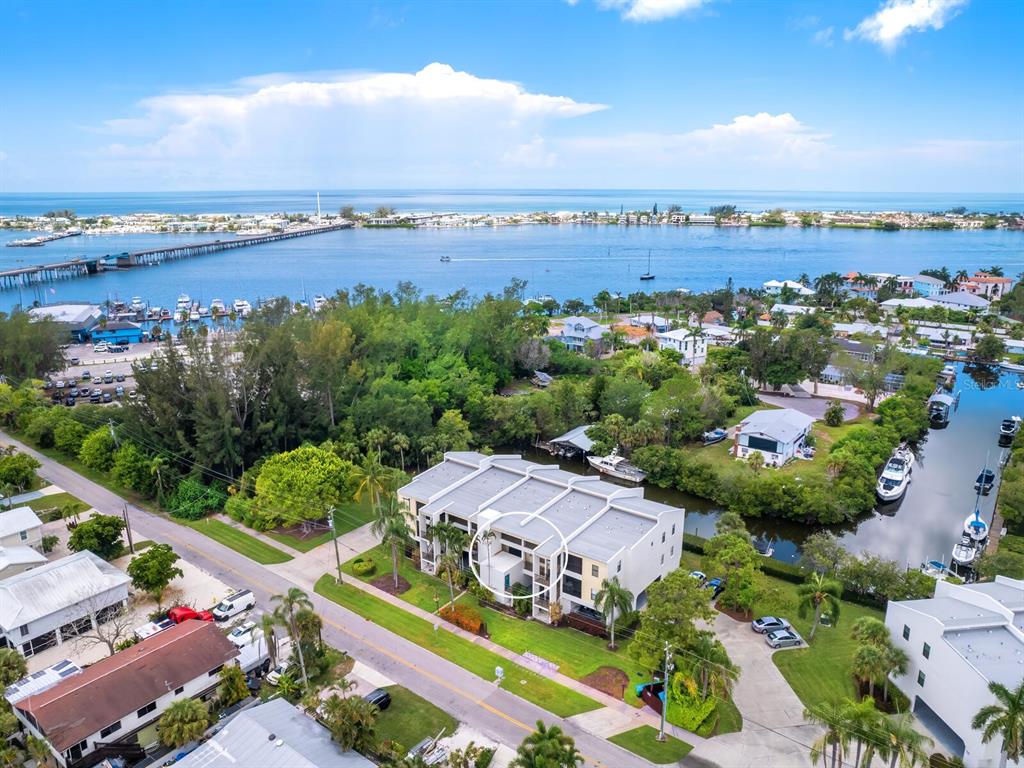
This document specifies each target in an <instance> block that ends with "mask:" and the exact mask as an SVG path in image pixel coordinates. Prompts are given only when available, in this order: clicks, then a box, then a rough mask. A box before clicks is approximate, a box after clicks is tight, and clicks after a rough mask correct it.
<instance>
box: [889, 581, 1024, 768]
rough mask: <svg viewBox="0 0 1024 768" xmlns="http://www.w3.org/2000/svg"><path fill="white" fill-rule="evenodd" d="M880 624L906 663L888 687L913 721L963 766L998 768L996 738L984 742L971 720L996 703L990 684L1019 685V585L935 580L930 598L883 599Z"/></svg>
mask: <svg viewBox="0 0 1024 768" xmlns="http://www.w3.org/2000/svg"><path fill="white" fill-rule="evenodd" d="M885 623H886V626H888V627H889V630H890V632H891V633H892V638H893V642H894V643H895V644H896V646H897V647H899V648H900V649H902V650H903V651H904V652H905V653H906V654H907V657H908V658H909V663H908V664H907V668H906V672H905V673H904V674H902V675H894V676H893V677H892V680H893V683H895V685H896V687H897V688H899V689H900V691H902V692H903V693H904V694H905V695H906V697H907V698H908V699H909V700H910V701H911V707H912V710H913V712H914V714H915V715H916V716H917V717H918V719H920V720H921V722H922V723H923V724H924V725H925V726H926V727H927V728H928V729H929V730H930V731H931V732H932V733H934V734H936V736H937V737H938V738H939V740H940V741H941V742H942V745H943V746H944V747H945V748H946V749H948V750H949V751H951V752H952V753H953V754H955V755H957V756H960V757H962V758H963V761H964V765H965V766H966V767H967V768H995V766H997V765H1000V764H1001V763H1000V746H1001V743H1002V739H1001V738H998V737H997V738H995V739H992V740H991V741H990V742H989V743H988V744H985V743H983V742H982V738H981V736H982V734H981V731H978V730H975V729H974V728H972V727H971V720H972V719H973V718H974V716H975V714H977V712H978V710H979V709H981V708H982V707H984V706H987V705H989V704H995V703H996V699H995V697H994V696H993V695H992V693H991V692H989V690H988V685H989V683H993V682H994V683H1001V684H1003V685H1005V686H1006V687H1007V688H1010V689H1011V690H1012V689H1014V688H1016V687H1017V686H1018V685H1020V683H1021V680H1022V679H1024V581H1021V580H1017V579H1010V578H1007V577H1005V576H996V578H995V581H991V582H979V583H975V584H953V583H951V582H948V581H944V580H940V581H937V582H936V584H935V596H934V597H932V598H928V599H925V600H900V601H890V602H889V604H888V606H887V607H886V612H885Z"/></svg>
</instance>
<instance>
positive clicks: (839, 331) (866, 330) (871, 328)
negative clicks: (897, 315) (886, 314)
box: [832, 323, 889, 339]
mask: <svg viewBox="0 0 1024 768" xmlns="http://www.w3.org/2000/svg"><path fill="white" fill-rule="evenodd" d="M832 332H833V333H834V334H835V335H836V336H839V337H841V338H845V337H847V336H852V335H853V334H855V333H861V334H864V335H865V336H877V337H878V338H880V339H885V338H886V337H887V336H888V335H889V328H888V327H887V326H884V325H874V324H872V323H832Z"/></svg>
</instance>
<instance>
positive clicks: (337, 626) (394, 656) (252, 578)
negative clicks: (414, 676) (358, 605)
mask: <svg viewBox="0 0 1024 768" xmlns="http://www.w3.org/2000/svg"><path fill="white" fill-rule="evenodd" d="M144 514H146V513H144ZM165 536H166V537H167V538H169V539H171V540H172V541H175V542H177V543H178V544H179V545H180V546H182V547H184V548H185V549H194V548H193V547H192V545H190V544H189V543H188V542H186V541H184V540H183V539H180V538H178V537H177V536H174V535H173V534H165ZM195 551H197V552H199V554H201V555H202V556H203V557H205V558H207V559H208V560H212V561H213V562H215V563H217V565H219V566H220V567H221V568H223V569H224V570H226V571H230V572H231V573H233V574H235V575H236V576H238V577H239V578H240V579H242V580H243V581H244V580H245V579H248V580H249V581H252V582H254V583H255V584H256V585H257V586H259V587H261V588H262V589H263V590H264V591H265V592H269V593H270V594H274V593H275V592H276V591H277V589H276V588H275V587H271V586H270V585H269V584H267V583H266V582H264V581H261V580H260V579H259V578H257V577H255V576H252V575H251V574H244V573H242V572H241V571H239V570H237V569H235V568H233V567H232V566H230V565H228V564H227V563H226V562H224V561H223V560H221V559H220V558H219V557H217V556H216V555H211V554H209V553H208V552H205V551H202V552H200V551H199V550H195ZM259 567H260V568H263V566H262V565H261V566H259ZM286 580H288V579H286ZM320 597H323V595H320ZM323 599H325V600H327V601H328V602H334V601H333V600H330V598H326V597H324V598H323ZM335 604H336V603H335ZM336 605H337V604H336ZM321 619H322V620H323V621H324V622H325V623H326V624H330V625H331V626H332V627H334V628H335V629H337V630H339V631H340V632H343V633H344V634H346V635H348V636H349V637H352V638H354V639H356V640H358V641H359V642H361V643H364V644H365V645H367V646H369V647H370V648H373V649H374V650H375V651H377V652H378V653H382V654H384V655H385V656H387V657H388V658H389V659H391V660H392V661H397V662H398V663H399V664H401V665H403V666H405V667H408V668H409V669H412V670H415V671H416V672H418V673H419V674H421V675H423V676H424V677H426V678H428V679H430V680H433V681H434V682H435V683H437V684H438V685H440V686H442V687H444V688H447V689H448V690H449V691H451V692H452V693H455V694H458V695H459V696H461V697H462V698H464V699H467V700H469V701H470V702H472V703H473V704H476V705H477V706H478V707H482V708H483V709H485V710H487V711H488V712H490V713H492V714H495V715H497V716H498V717H500V718H502V719H503V720H506V721H507V722H509V723H512V725H514V726H516V727H517V728H521V729H522V730H524V731H526V732H527V733H533V728H532V727H531V726H529V725H527V724H526V723H524V722H522V721H521V720H518V719H516V718H514V717H512V716H511V715H509V714H507V713H505V712H502V711H501V710H500V709H498V708H496V707H493V706H491V705H490V704H488V703H487V702H486V701H484V700H483V699H478V698H476V697H475V696H470V695H469V694H467V693H466V692H465V691H463V690H462V689H461V688H458V687H457V686H454V685H452V684H451V683H449V682H448V681H447V680H445V679H444V678H443V677H438V676H437V675H435V674H434V673H433V672H430V671H428V670H425V669H421V668H420V667H418V666H417V665H416V664H413V663H412V662H410V661H407V660H406V659H403V658H402V657H401V656H399V655H398V654H396V653H394V652H392V651H390V650H388V649H387V648H384V647H382V646H380V645H377V644H376V643H374V642H372V641H370V640H367V639H366V638H365V637H358V636H356V635H354V634H352V632H351V631H350V630H349V629H348V628H347V627H344V626H342V625H341V624H339V623H338V622H336V621H332V620H331V619H329V618H325V617H321ZM366 621H370V620H369V619H366ZM371 623H372V622H371ZM382 629H384V628H383V627H382ZM386 631H387V630H386ZM424 650H426V649H424ZM428 653H429V651H428ZM470 674H473V673H472V672H471V673H470ZM481 679H482V678H481ZM484 682H486V681H484ZM506 692H507V693H511V691H506ZM513 695H515V694H513ZM581 754H582V753H581ZM583 759H584V760H586V761H587V762H589V763H592V764H593V765H596V766H599V768H604V763H602V762H601V761H600V760H593V759H591V758H588V757H587V756H586V755H583Z"/></svg>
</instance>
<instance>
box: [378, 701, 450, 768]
mask: <svg viewBox="0 0 1024 768" xmlns="http://www.w3.org/2000/svg"><path fill="white" fill-rule="evenodd" d="M388 692H389V693H390V694H391V706H390V707H388V708H387V709H386V710H384V711H383V712H381V713H380V717H378V718H377V737H378V738H380V739H381V740H384V741H397V742H398V743H399V744H401V745H402V747H403V749H402V750H401V751H402V752H403V753H404V752H407V751H408V750H410V749H412V748H413V747H415V746H416V745H417V744H419V743H420V741H422V740H423V739H425V738H427V737H428V736H429V737H433V736H437V735H438V733H440V732H441V730H442V729H443V730H444V735H445V736H451V735H452V734H453V733H455V729H456V728H458V726H459V721H458V720H456V719H455V718H454V717H452V716H451V715H449V714H448V713H447V712H445V711H444V710H443V709H439V708H438V707H435V706H434V705H433V704H431V703H430V702H429V701H427V700H426V699H424V698H422V697H420V696H417V695H416V694H415V693H413V692H412V691H410V690H408V689H407V688H403V687H402V686H400V685H392V686H388Z"/></svg>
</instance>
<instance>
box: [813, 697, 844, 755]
mask: <svg viewBox="0 0 1024 768" xmlns="http://www.w3.org/2000/svg"><path fill="white" fill-rule="evenodd" d="M804 719H806V720H809V721H810V722H812V723H816V724H818V725H821V726H824V728H825V732H824V733H823V734H821V736H820V737H818V739H817V741H815V742H814V743H813V744H812V745H811V762H812V763H814V764H815V765H817V764H818V761H819V760H821V761H822V762H823V763H824V761H825V753H826V752H829V751H831V753H832V755H831V768H838V765H839V763H840V761H841V760H842V759H843V752H845V751H846V747H847V745H848V742H849V737H848V736H847V731H846V723H845V720H846V715H845V712H844V705H842V704H836V703H835V702H832V703H829V704H818V705H816V706H814V707H810V708H808V709H805V710H804Z"/></svg>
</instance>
